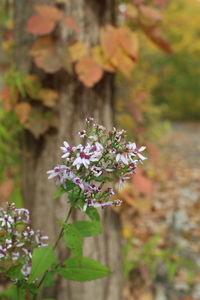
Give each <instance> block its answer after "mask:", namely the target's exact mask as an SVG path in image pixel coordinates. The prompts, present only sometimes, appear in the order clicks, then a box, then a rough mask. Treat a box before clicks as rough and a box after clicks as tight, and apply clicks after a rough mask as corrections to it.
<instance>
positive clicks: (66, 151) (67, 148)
mask: <svg viewBox="0 0 200 300" xmlns="http://www.w3.org/2000/svg"><path fill="white" fill-rule="evenodd" d="M63 144H64V147H60V149H61V150H62V151H63V153H64V154H63V155H62V156H61V157H62V158H67V157H68V156H69V155H70V154H71V153H72V152H73V148H72V147H70V145H69V144H68V143H67V142H66V141H64V143H63Z"/></svg>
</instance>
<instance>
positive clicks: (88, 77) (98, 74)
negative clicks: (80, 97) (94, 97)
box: [75, 56, 103, 87]
mask: <svg viewBox="0 0 200 300" xmlns="http://www.w3.org/2000/svg"><path fill="white" fill-rule="evenodd" d="M75 72H76V73H77V75H78V78H79V80H80V81H81V82H83V84H84V85H85V86H87V87H92V86H94V85H95V83H97V82H98V81H99V80H100V79H101V78H102V76H103V71H102V69H101V68H100V67H99V65H98V64H97V63H96V61H95V60H94V59H93V58H92V57H91V56H85V57H83V58H81V59H80V60H79V61H78V62H77V63H76V65H75Z"/></svg>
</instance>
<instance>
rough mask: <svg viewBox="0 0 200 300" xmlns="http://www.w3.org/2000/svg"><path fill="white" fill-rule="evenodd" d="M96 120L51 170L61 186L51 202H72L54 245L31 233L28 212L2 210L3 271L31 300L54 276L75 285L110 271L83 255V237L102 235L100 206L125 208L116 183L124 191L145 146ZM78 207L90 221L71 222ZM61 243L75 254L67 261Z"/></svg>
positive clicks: (10, 208) (0, 247) (88, 121)
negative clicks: (62, 198) (57, 254)
mask: <svg viewBox="0 0 200 300" xmlns="http://www.w3.org/2000/svg"><path fill="white" fill-rule="evenodd" d="M93 121H94V120H93V118H87V119H86V122H85V128H84V129H83V130H82V131H80V132H79V136H80V138H81V139H82V143H81V144H79V145H77V146H71V145H69V144H68V142H66V141H65V142H64V144H63V146H62V147H61V152H62V154H61V158H62V163H61V164H59V165H57V166H56V167H54V168H53V169H52V170H50V171H48V172H47V173H48V178H49V179H52V178H54V179H55V181H56V184H57V186H58V190H57V192H56V193H55V194H54V196H53V198H54V199H56V198H58V197H60V196H61V195H63V194H66V195H67V197H66V198H67V203H68V204H69V205H68V206H69V211H68V214H67V216H66V219H65V220H63V221H62V222H61V229H60V233H59V235H58V237H57V240H56V242H55V244H54V246H50V245H47V237H46V236H43V235H42V234H41V232H40V231H34V230H33V229H31V226H30V219H29V212H28V211H27V210H26V209H16V208H15V206H14V205H13V204H8V205H7V208H6V209H5V210H4V209H1V210H0V241H1V245H0V259H1V263H0V267H1V269H2V268H3V272H6V274H7V275H8V276H9V277H10V278H11V279H12V280H14V282H15V283H16V285H17V287H18V288H19V289H22V290H28V291H29V292H30V293H31V295H32V297H33V299H37V297H39V295H40V293H41V289H42V287H43V286H48V285H53V282H54V277H55V274H56V273H59V274H60V275H61V276H63V277H64V278H66V279H68V280H74V281H88V280H95V279H98V278H101V277H104V276H106V275H108V274H109V273H110V270H109V269H108V268H107V267H105V266H103V265H102V264H100V263H99V262H97V261H95V260H93V259H91V258H86V257H84V255H83V245H82V243H83V238H85V237H90V236H93V235H95V234H99V233H101V231H102V226H101V223H100V215H99V213H98V208H101V209H104V208H106V207H108V206H119V205H121V200H119V199H114V195H115V191H114V186H115V185H114V183H115V182H116V181H117V182H118V185H117V188H118V189H120V188H122V187H123V184H124V183H125V182H126V181H127V180H128V179H129V177H130V176H131V175H132V174H134V173H135V171H136V168H137V164H138V163H140V162H142V161H143V160H145V159H146V158H145V157H144V156H143V155H142V154H141V152H142V151H143V150H145V147H141V148H137V147H136V144H135V143H131V142H129V141H127V137H126V134H125V131H124V130H121V131H117V130H116V129H115V128H113V129H112V130H110V131H107V130H106V128H105V127H103V126H101V125H98V124H95V123H94V122H93ZM74 209H78V210H81V211H82V212H83V213H85V214H86V215H87V216H88V218H89V220H88V221H78V222H74V223H72V224H68V221H69V219H70V217H71V213H72V211H73V210H74ZM61 239H64V241H65V243H66V245H67V247H68V248H69V249H70V253H71V255H70V257H69V258H68V259H67V260H65V261H64V262H60V261H58V260H57V259H56V257H55V254H54V252H55V251H54V250H55V249H56V247H57V246H58V244H59V242H60V240H61ZM88 270H89V271H88ZM16 299H17V298H16Z"/></svg>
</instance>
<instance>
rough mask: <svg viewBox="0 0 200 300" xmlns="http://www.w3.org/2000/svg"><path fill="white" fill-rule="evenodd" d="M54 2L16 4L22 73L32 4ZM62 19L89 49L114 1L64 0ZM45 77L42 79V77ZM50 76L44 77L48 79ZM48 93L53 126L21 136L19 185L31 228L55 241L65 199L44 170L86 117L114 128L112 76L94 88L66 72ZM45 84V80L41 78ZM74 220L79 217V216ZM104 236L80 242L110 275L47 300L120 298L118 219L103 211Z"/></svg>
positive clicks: (67, 287)
mask: <svg viewBox="0 0 200 300" xmlns="http://www.w3.org/2000/svg"><path fill="white" fill-rule="evenodd" d="M36 2H37V3H40V4H44V3H53V2H52V1H42V0H41V1H35V0H16V1H15V20H16V22H15V33H16V35H15V36H16V62H17V66H18V68H19V69H21V70H25V71H27V72H29V71H30V69H31V61H30V58H29V57H28V55H27V53H28V52H27V51H28V47H29V45H30V43H31V40H32V38H31V37H30V36H28V35H27V33H26V32H25V29H24V28H25V24H26V22H27V19H28V17H29V16H30V15H31V14H33V5H35V4H36ZM61 8H62V9H63V10H65V11H66V15H67V16H72V17H73V18H74V19H75V21H76V23H77V24H78V26H79V27H80V31H79V32H78V38H79V39H81V40H84V41H86V42H87V43H88V44H89V45H95V43H96V42H97V41H98V36H99V28H100V26H101V25H104V24H107V23H112V22H113V15H114V14H113V12H114V0H101V1H97V0H73V1H72V0H70V1H69V0H66V3H65V5H64V4H62V7H61ZM70 38H71V31H69V30H68V29H67V28H65V29H60V32H59V39H60V42H61V43H63V42H67V41H69V39H70ZM42 76H43V77H44V74H43V75H42ZM48 76H49V75H48ZM48 78H50V81H51V88H54V89H57V90H58V91H59V93H60V99H59V104H58V106H57V108H56V109H57V112H58V115H59V118H58V127H57V129H51V130H49V131H48V132H47V133H46V134H45V135H43V136H42V137H41V138H40V139H38V140H36V139H34V137H33V136H32V135H31V134H30V133H29V132H26V133H25V136H24V145H23V167H22V177H23V180H22V183H23V194H24V199H25V204H26V207H27V208H29V209H30V211H31V213H32V219H33V224H34V226H35V227H36V228H42V229H43V230H44V232H46V233H48V234H49V236H50V237H51V240H52V241H53V240H55V237H56V235H57V233H58V220H59V219H60V218H64V217H65V215H66V212H67V205H66V199H65V197H61V198H60V199H58V200H56V201H55V200H52V194H53V193H54V192H55V186H54V183H53V181H48V179H47V174H46V171H47V170H49V169H51V168H52V167H54V166H55V165H56V164H58V163H60V151H59V147H60V146H61V145H62V143H63V141H64V140H67V141H68V142H70V143H71V144H72V145H73V144H77V143H79V139H78V137H77V131H79V130H80V129H82V127H83V123H84V120H85V118H86V117H88V116H93V117H94V118H95V120H96V122H98V123H100V124H103V125H105V126H106V127H107V128H111V126H112V124H113V97H114V93H113V92H114V88H113V76H111V75H105V76H104V78H103V79H102V80H101V81H100V83H98V84H97V85H96V86H95V87H94V88H90V89H89V88H86V87H84V86H83V85H82V84H81V83H80V82H79V81H78V80H77V78H74V77H72V76H71V75H69V74H67V73H66V72H64V71H63V72H58V73H57V74H55V75H51V76H50V77H48ZM46 79H47V76H46ZM74 218H75V219H80V218H83V214H81V213H79V214H77V215H75V216H74ZM102 222H103V224H104V228H105V229H104V233H103V234H101V235H98V236H96V237H94V238H89V239H86V240H85V249H84V255H85V256H88V257H92V258H94V259H97V260H99V261H100V262H102V263H104V264H105V265H107V266H108V267H109V268H110V269H111V270H112V271H113V273H112V274H111V275H110V276H109V277H107V278H106V279H99V280H97V281H94V282H89V283H76V282H69V281H66V280H59V282H58V283H57V285H56V289H54V291H49V292H47V293H48V294H47V296H48V297H51V298H52V297H54V298H55V299H59V300H65V299H68V300H80V299H82V300H84V299H85V300H86V299H87V300H88V299H94V298H95V299H96V300H108V299H109V300H111V299H112V300H118V299H122V270H121V254H120V226H119V220H118V217H117V215H116V214H115V213H114V212H113V211H112V209H110V208H108V209H105V210H104V211H103V214H102ZM58 252H59V255H60V256H61V257H63V258H64V257H66V248H64V247H63V245H61V246H60V248H59V249H58Z"/></svg>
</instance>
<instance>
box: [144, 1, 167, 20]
mask: <svg viewBox="0 0 200 300" xmlns="http://www.w3.org/2000/svg"><path fill="white" fill-rule="evenodd" d="M139 11H140V13H141V14H142V15H143V16H144V17H146V18H147V19H151V20H153V21H161V20H162V14H161V12H160V11H159V10H158V9H155V8H153V7H150V6H148V5H140V6H139Z"/></svg>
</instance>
